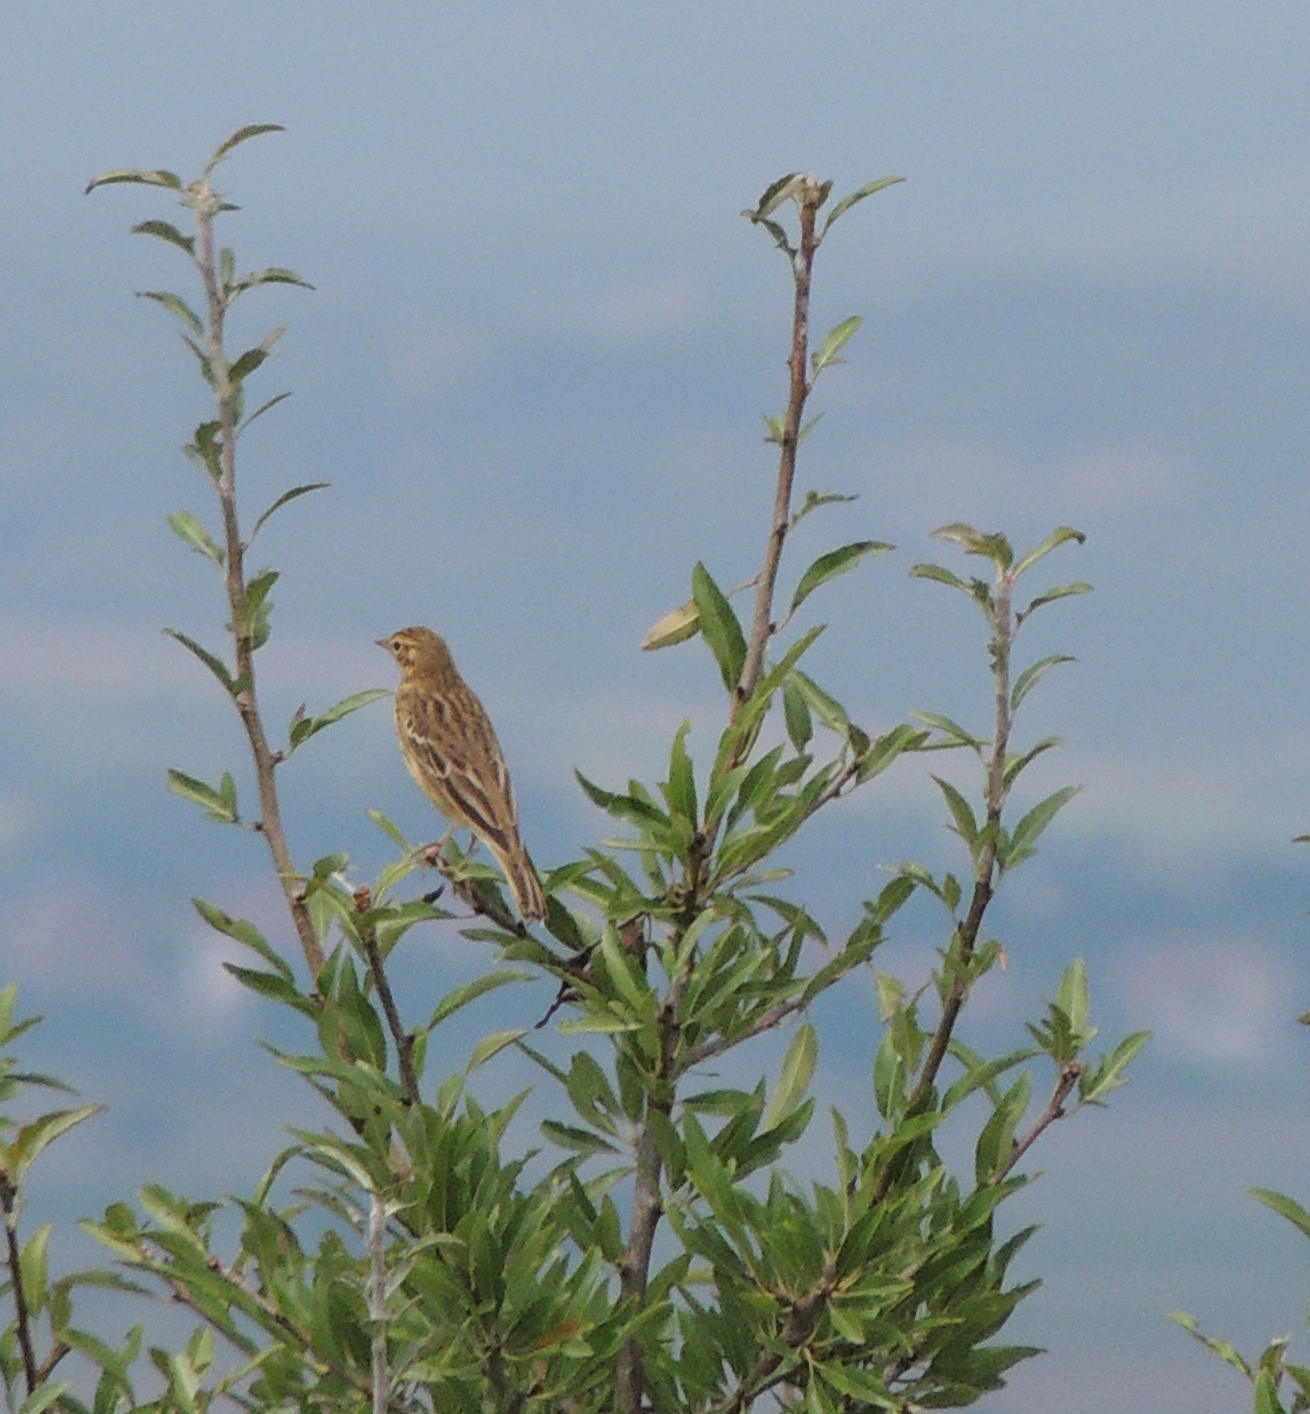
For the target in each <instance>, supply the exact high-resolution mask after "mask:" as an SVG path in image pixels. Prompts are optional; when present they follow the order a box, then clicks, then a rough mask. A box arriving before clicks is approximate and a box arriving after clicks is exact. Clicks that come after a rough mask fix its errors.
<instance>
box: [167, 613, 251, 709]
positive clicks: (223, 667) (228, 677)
mask: <svg viewBox="0 0 1310 1414" xmlns="http://www.w3.org/2000/svg"><path fill="white" fill-rule="evenodd" d="M163 631H164V633H166V634H167V635H168V636H169V638H172V639H176V641H177V642H178V643H180V644H181V645H182V647H183V648H187V649H190V651H191V652H192V653H194V654H195V655H196V657H197V658H199V659H200V661H201V662H202V663H203V664H204V665H205V667H207V668H208V669H209V671H210V672H211V673H213V675H214V676H215V677H216V678H217V679H218V680H219V682H221V683H222V684H223V686H224V688H225V689H226V690H227V692H228V694H229V695H230V696H232V697H235V696H236V695H237V691H238V688H237V680H236V678H234V677H233V676H232V674H231V672H230V671H229V670H228V666H227V664H226V663H224V662H223V660H222V659H221V658H216V657H215V656H214V654H212V653H210V652H209V651H208V649H205V648H202V647H201V646H200V645H199V644H198V643H197V642H196V641H195V639H194V638H188V637H187V636H186V634H184V633H178V631H177V630H176V629H172V628H166V629H164V630H163Z"/></svg>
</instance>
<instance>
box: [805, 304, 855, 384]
mask: <svg viewBox="0 0 1310 1414" xmlns="http://www.w3.org/2000/svg"><path fill="white" fill-rule="evenodd" d="M863 323H864V320H863V319H861V318H860V316H859V315H858V314H852V315H850V317H849V318H846V319H843V320H842V322H841V323H840V324H838V325H836V326H835V327H833V328H832V329H829V330H828V333H827V335H826V336H825V338H824V340H823V343H822V344H820V345H819V347H818V348H817V349H816V350H815V351H814V353H812V354H811V355H810V381H811V383H813V381H814V379H816V378H817V377H818V376H819V374H820V373H822V372H823V370H824V369H825V368H827V367H828V366H829V365H830V364H834V363H843V362H845V360H844V359H841V358H838V356H837V355H838V354H840V353H841V351H842V350H843V349H844V348H845V347H846V345H847V344H849V343H850V341H851V340H852V339H853V338H854V337H855V335H856V333H857V331H858V330H859V327H860V325H861V324H863Z"/></svg>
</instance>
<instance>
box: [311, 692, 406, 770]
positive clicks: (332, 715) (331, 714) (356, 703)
mask: <svg viewBox="0 0 1310 1414" xmlns="http://www.w3.org/2000/svg"><path fill="white" fill-rule="evenodd" d="M390 696H391V693H390V691H389V690H388V689H387V688H385V687H370V688H365V690H364V691H363V692H355V693H352V694H351V695H350V696H349V697H343V698H342V699H341V701H340V702H338V703H337V704H336V706H335V707H329V708H328V709H327V711H326V712H323V713H320V714H319V715H318V716H317V717H306V716H304V715H303V711H304V709H303V708H302V709H301V710H300V711H299V712H297V713H296V715H295V716H294V717H293V718H292V720H291V727H290V730H289V733H288V736H289V740H290V743H291V746H290V751H288V753H287V754H288V755H290V754H291V751H294V750H295V749H296V747H298V746H300V745H301V743H302V742H306V741H308V740H309V738H310V737H312V736H317V735H318V733H319V732H321V731H322V730H323V728H324V727H330V726H331V725H332V724H333V722H339V721H340V720H341V719H342V717H348V716H349V715H350V714H351V713H352V712H358V711H359V709H360V708H361V707H367V706H368V705H369V703H370V702H376V701H377V700H378V698H380V697H390Z"/></svg>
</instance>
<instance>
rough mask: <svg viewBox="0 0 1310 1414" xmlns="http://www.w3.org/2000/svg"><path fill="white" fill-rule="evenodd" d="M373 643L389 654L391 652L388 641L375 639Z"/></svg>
mask: <svg viewBox="0 0 1310 1414" xmlns="http://www.w3.org/2000/svg"><path fill="white" fill-rule="evenodd" d="M373 642H374V643H376V644H377V646H378V647H379V648H385V649H386V650H387V652H388V653H390V652H391V644H390V642H389V641H388V640H387V639H385V638H375V639H374V640H373Z"/></svg>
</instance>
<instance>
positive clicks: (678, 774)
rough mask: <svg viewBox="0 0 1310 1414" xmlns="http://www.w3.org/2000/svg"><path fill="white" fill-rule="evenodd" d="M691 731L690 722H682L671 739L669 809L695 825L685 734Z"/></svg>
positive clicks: (693, 784)
mask: <svg viewBox="0 0 1310 1414" xmlns="http://www.w3.org/2000/svg"><path fill="white" fill-rule="evenodd" d="M690 730H691V722H690V720H684V721H683V723H682V725H681V726H680V727H679V728H678V731H677V735H676V736H675V737H674V738H673V750H672V752H671V753H670V757H669V784H668V801H669V807H670V809H672V810H673V811H674V812H675V814H678V815H681V816H682V818H683V819H684V820H687V821H690V823H691V824H692V825H693V826H694V825H695V823H696V809H697V807H696V774H695V772H694V771H693V769H692V764H691V757H690V756H689V755H688V754H687V733H688V732H689V731H690Z"/></svg>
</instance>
